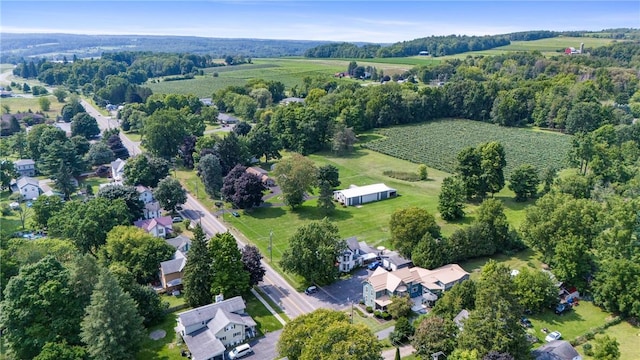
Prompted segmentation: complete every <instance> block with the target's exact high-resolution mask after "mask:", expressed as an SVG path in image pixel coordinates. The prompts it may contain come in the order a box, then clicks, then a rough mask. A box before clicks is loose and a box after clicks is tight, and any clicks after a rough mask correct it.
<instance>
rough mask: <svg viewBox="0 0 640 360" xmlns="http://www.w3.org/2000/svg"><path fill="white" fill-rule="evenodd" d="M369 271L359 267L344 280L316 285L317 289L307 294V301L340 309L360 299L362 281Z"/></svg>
mask: <svg viewBox="0 0 640 360" xmlns="http://www.w3.org/2000/svg"><path fill="white" fill-rule="evenodd" d="M370 273H372V272H371V271H369V270H367V269H366V268H359V269H356V270H354V271H353V272H352V274H351V275H352V276H351V277H350V278H349V279H346V280H338V281H336V282H334V283H333V284H331V285H327V286H322V287H318V288H319V291H318V292H317V293H315V294H312V295H309V298H310V299H309V301H310V302H314V303H317V304H318V305H319V306H323V307H329V308H331V309H334V310H342V309H345V308H347V307H349V306H351V302H354V303H356V304H357V303H358V302H359V301H360V299H362V282H363V281H364V280H365V279H366V278H368V277H369V275H370Z"/></svg>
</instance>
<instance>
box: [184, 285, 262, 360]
mask: <svg viewBox="0 0 640 360" xmlns="http://www.w3.org/2000/svg"><path fill="white" fill-rule="evenodd" d="M216 300H219V301H216V302H215V303H213V304H209V305H205V306H201V307H199V308H195V309H192V310H188V311H185V312H182V313H179V314H178V317H177V319H176V322H177V326H176V327H175V330H176V333H178V334H180V336H182V339H183V340H184V343H185V344H186V345H187V347H188V348H189V352H190V353H191V359H192V360H224V353H225V350H226V349H227V348H228V347H231V346H234V345H237V344H240V343H243V342H245V341H246V340H248V339H251V338H253V337H255V336H256V322H255V321H254V320H253V319H252V318H251V316H249V315H248V314H247V313H246V305H245V302H244V299H242V297H240V296H236V297H233V298H231V299H227V300H222V296H218V297H217V299H216Z"/></svg>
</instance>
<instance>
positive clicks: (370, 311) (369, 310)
mask: <svg viewBox="0 0 640 360" xmlns="http://www.w3.org/2000/svg"><path fill="white" fill-rule="evenodd" d="M366 310H367V312H368V313H369V314H371V313H372V312H373V308H372V307H371V306H367V309H366Z"/></svg>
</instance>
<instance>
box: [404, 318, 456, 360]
mask: <svg viewBox="0 0 640 360" xmlns="http://www.w3.org/2000/svg"><path fill="white" fill-rule="evenodd" d="M457 332H458V329H457V328H456V326H455V324H454V323H453V321H452V320H451V319H444V318H441V317H439V316H430V317H422V318H421V320H419V322H418V324H417V325H416V326H415V331H414V333H413V340H412V341H411V345H413V347H414V348H415V349H416V354H417V355H419V356H420V358H421V359H429V358H430V357H431V354H434V353H437V352H438V351H442V352H443V353H445V354H451V352H452V351H453V349H454V348H455V347H456V334H457Z"/></svg>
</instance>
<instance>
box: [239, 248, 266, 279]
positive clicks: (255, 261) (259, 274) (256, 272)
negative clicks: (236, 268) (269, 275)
mask: <svg viewBox="0 0 640 360" xmlns="http://www.w3.org/2000/svg"><path fill="white" fill-rule="evenodd" d="M261 260H262V254H260V250H258V248H257V247H255V246H253V245H246V246H245V247H243V248H242V265H244V269H245V270H246V271H247V272H248V273H249V285H251V286H253V285H258V283H259V282H260V281H262V279H263V278H264V274H265V273H266V270H265V268H264V266H262V263H261Z"/></svg>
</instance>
